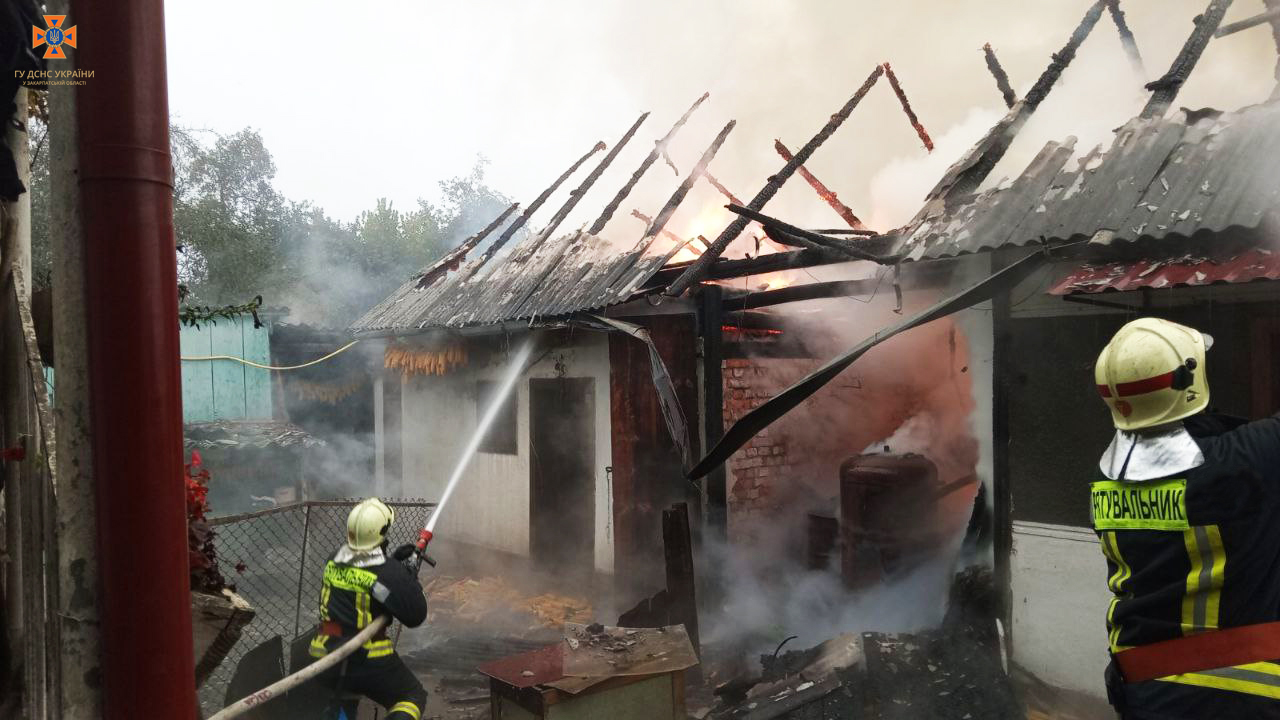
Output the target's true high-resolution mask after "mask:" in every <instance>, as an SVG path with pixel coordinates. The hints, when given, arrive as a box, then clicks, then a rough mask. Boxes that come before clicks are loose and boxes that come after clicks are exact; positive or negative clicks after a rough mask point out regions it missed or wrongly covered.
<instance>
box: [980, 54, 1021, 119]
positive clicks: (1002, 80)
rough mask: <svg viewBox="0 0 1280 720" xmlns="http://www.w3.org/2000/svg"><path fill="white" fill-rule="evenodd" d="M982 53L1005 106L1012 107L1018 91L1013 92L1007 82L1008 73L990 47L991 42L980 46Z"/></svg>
mask: <svg viewBox="0 0 1280 720" xmlns="http://www.w3.org/2000/svg"><path fill="white" fill-rule="evenodd" d="M982 53H983V55H985V56H986V59H987V70H989V71H991V77H993V78H995V79H996V88H997V89H999V90H1000V95H1001V96H1002V97H1003V98H1004V104H1005V107H1009V108H1011V107H1013V106H1014V105H1016V104H1017V102H1018V93H1016V92H1014V91H1013V86H1012V85H1010V84H1009V73H1007V72H1005V71H1004V66H1002V65H1001V64H1000V59H999V58H997V57H996V51H995V50H994V49H993V48H992V47H991V43H987V44H985V45H983V46H982Z"/></svg>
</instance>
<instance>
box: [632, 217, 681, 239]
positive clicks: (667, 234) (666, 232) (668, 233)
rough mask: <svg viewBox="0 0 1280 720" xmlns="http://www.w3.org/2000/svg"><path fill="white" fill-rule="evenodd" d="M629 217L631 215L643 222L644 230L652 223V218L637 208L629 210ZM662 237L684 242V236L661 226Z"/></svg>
mask: <svg viewBox="0 0 1280 720" xmlns="http://www.w3.org/2000/svg"><path fill="white" fill-rule="evenodd" d="M631 217H633V218H635V219H637V220H639V221H640V222H642V223H644V226H645V229H646V230H647V229H648V228H649V226H651V225H653V218H651V217H649V216H648V215H645V214H644V213H642V212H640V211H639V210H632V211H631ZM662 237H664V238H666V239H668V240H670V241H671V242H673V243H684V238H682V237H680V236H679V235H677V234H675V233H673V232H671V231H670V230H667V229H666V228H663V230H662Z"/></svg>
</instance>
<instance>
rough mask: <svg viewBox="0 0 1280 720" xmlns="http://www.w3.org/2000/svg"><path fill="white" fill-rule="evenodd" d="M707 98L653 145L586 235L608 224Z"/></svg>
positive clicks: (707, 96)
mask: <svg viewBox="0 0 1280 720" xmlns="http://www.w3.org/2000/svg"><path fill="white" fill-rule="evenodd" d="M709 97H711V93H703V94H702V97H700V98H698V100H697V101H696V102H694V103H693V105H692V106H690V108H689V109H688V110H686V111H685V113H684V115H681V116H680V119H679V120H677V121H676V124H675V125H672V126H671V129H670V130H668V131H667V134H666V135H663V136H662V139H661V140H659V141H658V142H656V143H654V146H653V150H651V151H649V154H648V155H647V156H645V159H644V161H643V162H641V163H640V167H638V168H636V171H635V172H633V173H631V177H630V178H628V179H627V182H626V184H624V185H623V186H622V189H620V190H618V194H617V195H614V196H613V200H610V201H609V204H608V205H606V206H605V208H604V211H603V212H601V213H600V217H598V218H596V221H595V222H594V223H592V224H591V227H590V228H588V229H587V232H588V233H590V234H592V235H599V234H600V231H601V230H603V229H604V226H605V225H607V224H609V219H610V218H612V217H613V214H614V213H615V212H617V211H618V206H620V205H622V201H623V200H626V199H627V196H628V195H630V194H631V191H632V189H634V188H635V186H636V183H638V182H640V178H642V177H644V174H645V173H646V172H648V171H649V168H650V167H652V166H653V163H654V161H656V160H657V159H658V156H659V155H661V154H662V153H664V152H666V150H667V145H669V144H670V143H671V139H672V138H674V137H675V136H676V133H678V132H680V128H682V127H684V124H685V123H687V122H689V117H690V116H691V115H693V111H694V110H697V109H698V107H699V106H700V105H702V103H704V102H706V100H707V98H709Z"/></svg>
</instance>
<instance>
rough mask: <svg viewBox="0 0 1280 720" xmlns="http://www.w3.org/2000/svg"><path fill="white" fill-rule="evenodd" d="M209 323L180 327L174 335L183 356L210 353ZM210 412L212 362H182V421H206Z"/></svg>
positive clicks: (211, 409) (211, 403) (210, 417)
mask: <svg viewBox="0 0 1280 720" xmlns="http://www.w3.org/2000/svg"><path fill="white" fill-rule="evenodd" d="M209 327H210V326H209V325H202V326H201V327H199V328H193V327H184V328H182V332H180V333H179V334H178V348H179V353H180V354H181V355H182V356H183V357H192V356H205V355H210V354H212V352H213V345H212V344H211V340H210V334H209ZM213 418H214V414H213V363H211V362H209V361H208V360H183V361H182V421H183V422H188V423H192V422H207V421H209V420H212V419H213Z"/></svg>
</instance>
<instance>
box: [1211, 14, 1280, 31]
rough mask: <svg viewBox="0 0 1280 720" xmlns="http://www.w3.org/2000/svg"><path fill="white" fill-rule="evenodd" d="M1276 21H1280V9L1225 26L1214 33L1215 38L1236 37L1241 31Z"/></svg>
mask: <svg viewBox="0 0 1280 720" xmlns="http://www.w3.org/2000/svg"><path fill="white" fill-rule="evenodd" d="M1276 19H1280V8H1272V9H1270V10H1268V11H1266V12H1264V13H1260V14H1258V15H1254V16H1253V17H1251V18H1248V19H1246V20H1241V21H1239V22H1233V23H1229V24H1227V25H1223V26H1222V27H1220V28H1218V29H1217V30H1215V31H1214V33H1213V36H1214V37H1215V38H1220V37H1226V36H1228V35H1234V34H1235V33H1238V32H1240V31H1241V30H1248V29H1249V28H1251V27H1257V26H1259V25H1262V24H1263V23H1267V22H1271V21H1272V20H1276Z"/></svg>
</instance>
